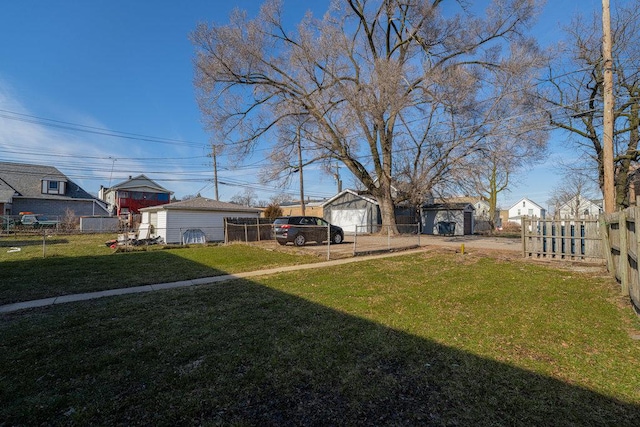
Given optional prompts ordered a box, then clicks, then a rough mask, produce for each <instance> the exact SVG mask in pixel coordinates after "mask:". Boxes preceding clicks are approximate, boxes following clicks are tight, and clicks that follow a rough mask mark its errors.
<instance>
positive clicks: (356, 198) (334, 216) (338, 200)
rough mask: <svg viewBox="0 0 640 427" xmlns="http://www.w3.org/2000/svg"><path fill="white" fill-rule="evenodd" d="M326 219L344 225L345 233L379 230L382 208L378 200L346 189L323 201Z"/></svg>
mask: <svg viewBox="0 0 640 427" xmlns="http://www.w3.org/2000/svg"><path fill="white" fill-rule="evenodd" d="M322 207H323V216H324V219H326V220H327V221H329V222H330V223H331V224H334V225H338V226H340V227H342V229H343V230H344V232H345V233H349V234H353V233H355V232H356V230H357V232H358V233H371V232H376V231H378V225H379V224H380V223H381V221H380V208H379V207H378V202H377V201H376V200H375V199H373V198H371V197H369V196H365V195H362V194H358V193H357V192H355V191H353V190H344V191H341V192H340V193H338V194H336V195H335V196H334V197H332V198H331V199H329V200H327V201H326V202H324V203H323V205H322Z"/></svg>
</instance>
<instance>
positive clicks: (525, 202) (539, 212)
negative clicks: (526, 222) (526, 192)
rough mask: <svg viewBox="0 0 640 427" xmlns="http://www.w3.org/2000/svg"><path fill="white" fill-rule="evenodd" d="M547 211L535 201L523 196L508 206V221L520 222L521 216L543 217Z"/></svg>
mask: <svg viewBox="0 0 640 427" xmlns="http://www.w3.org/2000/svg"><path fill="white" fill-rule="evenodd" d="M546 215H547V211H546V210H545V209H544V208H543V207H542V206H540V205H539V204H537V203H536V202H534V201H532V200H530V199H527V198H526V197H523V198H522V199H520V200H519V201H518V202H517V203H516V204H514V205H513V206H511V207H510V208H509V221H510V222H515V223H518V224H521V222H520V218H521V217H523V216H528V217H537V218H544V217H546Z"/></svg>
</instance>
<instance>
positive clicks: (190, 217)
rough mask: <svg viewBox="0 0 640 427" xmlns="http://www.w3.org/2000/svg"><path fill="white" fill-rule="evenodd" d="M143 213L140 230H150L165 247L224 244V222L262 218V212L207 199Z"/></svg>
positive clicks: (174, 204) (145, 210)
mask: <svg viewBox="0 0 640 427" xmlns="http://www.w3.org/2000/svg"><path fill="white" fill-rule="evenodd" d="M140 213H141V214H142V222H141V224H140V228H141V229H143V228H145V227H148V228H149V229H150V230H151V237H156V236H160V237H162V238H163V239H164V242H165V243H188V242H192V241H194V239H196V241H207V242H222V241H224V237H225V236H224V220H225V218H259V217H260V210H259V209H255V208H249V207H246V206H240V205H236V204H234V203H226V202H220V201H217V200H212V199H207V198H206V197H196V198H193V199H189V200H184V201H182V202H175V203H169V204H166V205H160V206H153V207H148V208H143V209H140Z"/></svg>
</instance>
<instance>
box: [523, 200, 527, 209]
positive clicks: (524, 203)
mask: <svg viewBox="0 0 640 427" xmlns="http://www.w3.org/2000/svg"><path fill="white" fill-rule="evenodd" d="M526 203H527V202H525V201H524V200H523V201H522V207H523V208H524V207H525V205H526Z"/></svg>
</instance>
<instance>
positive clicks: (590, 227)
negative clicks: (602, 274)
mask: <svg viewBox="0 0 640 427" xmlns="http://www.w3.org/2000/svg"><path fill="white" fill-rule="evenodd" d="M522 251H523V255H524V256H525V257H532V258H553V259H564V260H581V261H589V260H596V259H600V260H601V259H602V258H603V254H604V252H603V249H602V236H601V230H600V225H599V222H598V219H597V218H593V217H586V218H579V217H576V218H562V219H559V218H535V217H533V218H530V217H522Z"/></svg>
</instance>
